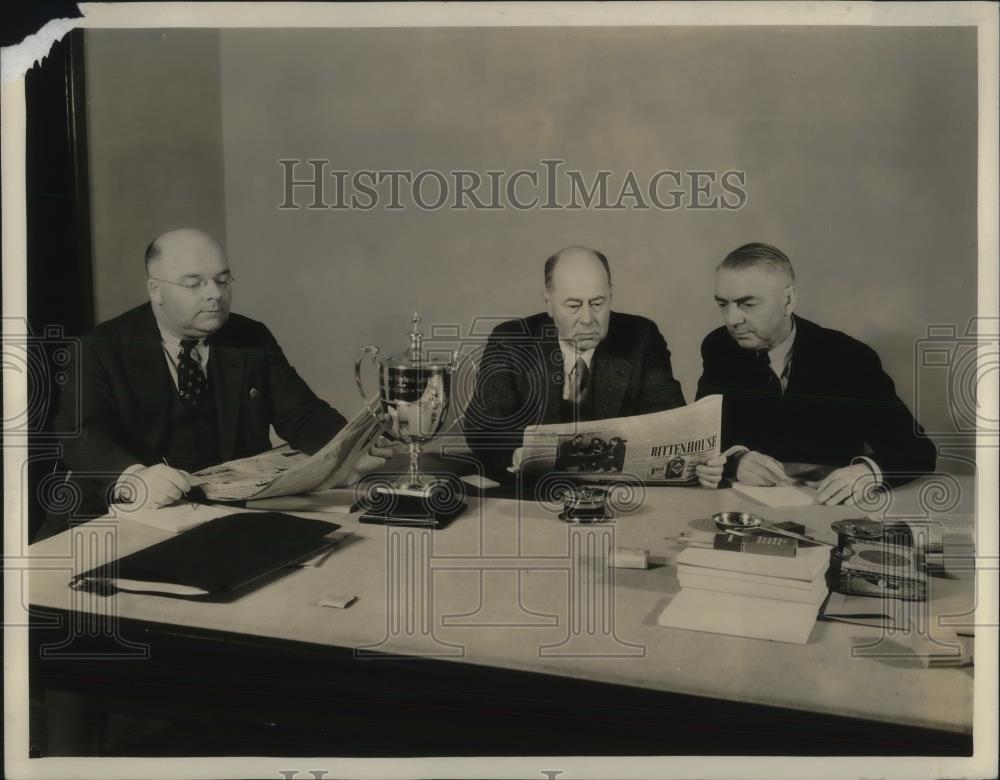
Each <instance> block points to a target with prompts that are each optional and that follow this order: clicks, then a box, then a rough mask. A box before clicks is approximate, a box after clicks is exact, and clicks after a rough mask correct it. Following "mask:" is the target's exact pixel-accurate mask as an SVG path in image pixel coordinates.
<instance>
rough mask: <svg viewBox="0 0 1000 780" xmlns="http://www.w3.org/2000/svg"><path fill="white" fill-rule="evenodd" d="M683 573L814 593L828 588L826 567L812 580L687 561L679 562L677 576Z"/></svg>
mask: <svg viewBox="0 0 1000 780" xmlns="http://www.w3.org/2000/svg"><path fill="white" fill-rule="evenodd" d="M682 574H698V575H701V576H704V577H711V578H713V579H727V580H737V581H739V582H751V583H756V584H760V585H778V586H780V587H783V588H791V589H794V590H808V591H811V592H813V593H816V592H818V591H821V590H822V591H825V590H826V589H827V584H826V568H825V567H824V568H823V569H822V570H821V571H820V572H819V574H817V575H816V577H815V578H814V579H812V580H796V579H791V578H789V577H771V576H768V575H766V574H748V573H746V572H742V571H729V570H727V569H710V568H708V567H706V566H692V565H690V564H687V563H678V564H677V576H678V577H680V576H681V575H682Z"/></svg>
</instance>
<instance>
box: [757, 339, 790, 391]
mask: <svg viewBox="0 0 1000 780" xmlns="http://www.w3.org/2000/svg"><path fill="white" fill-rule="evenodd" d="M754 358H755V359H756V361H757V367H758V368H759V369H760V371H761V376H762V377H763V378H764V384H765V387H766V388H767V390H768V392H771V393H777V394H778V395H781V393H782V392H783V388H782V387H781V380H780V379H779V378H778V375H777V374H775V373H774V369H773V368H771V356H770V355H769V354H768V351H767V350H766V349H759V350H757V351H756V352H755V353H754Z"/></svg>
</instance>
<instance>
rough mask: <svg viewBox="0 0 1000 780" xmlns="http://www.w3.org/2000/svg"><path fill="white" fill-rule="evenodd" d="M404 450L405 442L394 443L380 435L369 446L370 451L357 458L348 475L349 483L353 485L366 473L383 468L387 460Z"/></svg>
mask: <svg viewBox="0 0 1000 780" xmlns="http://www.w3.org/2000/svg"><path fill="white" fill-rule="evenodd" d="M402 451H403V444H402V443H401V442H395V443H394V442H391V441H389V439H387V438H386V437H385V436H379V437H378V439H376V440H375V443H374V444H373V445H372V446H371V447H369V448H368V452H366V453H364V454H363V455H361V457H359V458H358V459H357V461H356V462H355V464H354V467H353V468H352V469H351V473H350V474H349V475H348V477H347V484H348V485H353V484H354V483H355V482H357V481H358V480H359V479H361V477H363V476H364V475H365V474H367V473H369V472H371V471H375V470H376V469H380V468H382V467H383V466H384V465H385V463H386V461H387V460H389V459H390V458H392V457H394V456H395V455H398V454H399V453H401V452H402Z"/></svg>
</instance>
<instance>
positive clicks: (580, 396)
mask: <svg viewBox="0 0 1000 780" xmlns="http://www.w3.org/2000/svg"><path fill="white" fill-rule="evenodd" d="M589 390H590V369H589V368H588V367H587V361H586V360H584V359H583V358H582V357H578V358H577V359H576V365H575V366H573V370H572V371H571V372H570V375H569V393H568V395H569V401H570V402H571V403H574V404H580V403H581V402H583V401H584V400H585V399H586V397H587V392H588V391H589Z"/></svg>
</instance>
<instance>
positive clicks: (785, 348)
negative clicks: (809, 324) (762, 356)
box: [767, 317, 795, 376]
mask: <svg viewBox="0 0 1000 780" xmlns="http://www.w3.org/2000/svg"><path fill="white" fill-rule="evenodd" d="M794 345H795V318H794V317H793V318H792V329H791V330H790V331H788V335H787V336H785V338H783V339H782V340H781V341H779V342H778V343H777V344H775V345H774V346H773V347H771V348H770V349H769V350H768V351H767V356H768V358H769V359H770V361H771V368H772V369H774V372H775V373H776V374H777V375H778V376H781V375H782V374H784V373H785V370H786V369H787V368H788V362H789V360H791V356H792V347H793V346H794Z"/></svg>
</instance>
